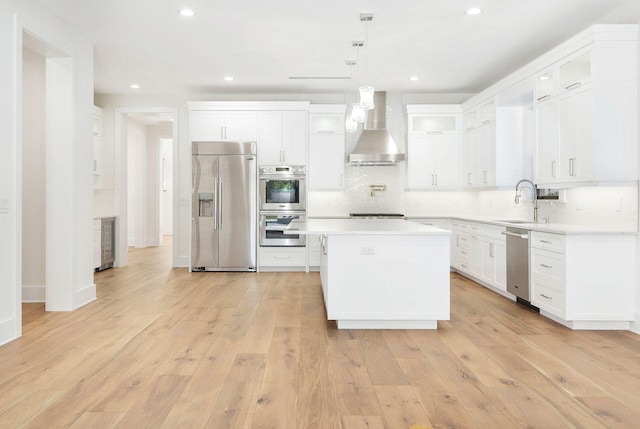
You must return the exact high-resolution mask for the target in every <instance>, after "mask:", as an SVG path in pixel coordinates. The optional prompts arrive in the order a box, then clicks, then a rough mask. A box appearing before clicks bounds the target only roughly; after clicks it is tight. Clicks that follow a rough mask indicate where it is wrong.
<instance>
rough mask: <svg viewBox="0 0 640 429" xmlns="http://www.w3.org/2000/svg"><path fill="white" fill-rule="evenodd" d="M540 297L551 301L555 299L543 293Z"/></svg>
mask: <svg viewBox="0 0 640 429" xmlns="http://www.w3.org/2000/svg"><path fill="white" fill-rule="evenodd" d="M540 296H541V297H543V298H544V299H551V300H552V299H553V297H551V296H547V295H545V294H543V293H541V294H540Z"/></svg>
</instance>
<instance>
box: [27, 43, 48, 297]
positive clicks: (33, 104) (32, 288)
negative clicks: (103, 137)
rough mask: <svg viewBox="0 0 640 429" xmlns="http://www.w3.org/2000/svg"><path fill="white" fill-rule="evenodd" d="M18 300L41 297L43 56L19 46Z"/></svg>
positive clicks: (43, 223) (43, 281)
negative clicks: (19, 287) (23, 196)
mask: <svg viewBox="0 0 640 429" xmlns="http://www.w3.org/2000/svg"><path fill="white" fill-rule="evenodd" d="M22 66H23V68H22V90H23V104H22V117H23V125H22V151H23V154H24V156H23V157H22V190H23V194H24V195H25V198H23V200H22V260H23V261H24V263H23V266H22V301H23V302H43V301H44V300H45V294H44V288H45V282H46V280H45V275H46V272H45V214H46V206H45V205H46V201H45V148H46V147H45V113H46V112H45V90H46V87H45V78H46V70H45V58H44V57H43V56H42V55H40V54H38V53H36V52H34V51H32V50H31V49H27V48H24V49H23V50H22Z"/></svg>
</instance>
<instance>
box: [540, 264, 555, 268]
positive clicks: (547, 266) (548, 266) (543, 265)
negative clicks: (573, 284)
mask: <svg viewBox="0 0 640 429" xmlns="http://www.w3.org/2000/svg"><path fill="white" fill-rule="evenodd" d="M540 266H541V267H543V268H548V269H551V268H553V265H547V264H540Z"/></svg>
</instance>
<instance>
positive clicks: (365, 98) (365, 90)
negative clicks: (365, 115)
mask: <svg viewBox="0 0 640 429" xmlns="http://www.w3.org/2000/svg"><path fill="white" fill-rule="evenodd" d="M374 92H375V89H373V87H372V86H361V87H360V104H361V105H362V107H363V108H364V110H371V109H373V107H374V103H373V93H374Z"/></svg>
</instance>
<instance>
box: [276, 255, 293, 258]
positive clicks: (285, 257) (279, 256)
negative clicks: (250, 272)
mask: <svg viewBox="0 0 640 429" xmlns="http://www.w3.org/2000/svg"><path fill="white" fill-rule="evenodd" d="M274 259H291V256H277V255H276V256H274Z"/></svg>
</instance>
